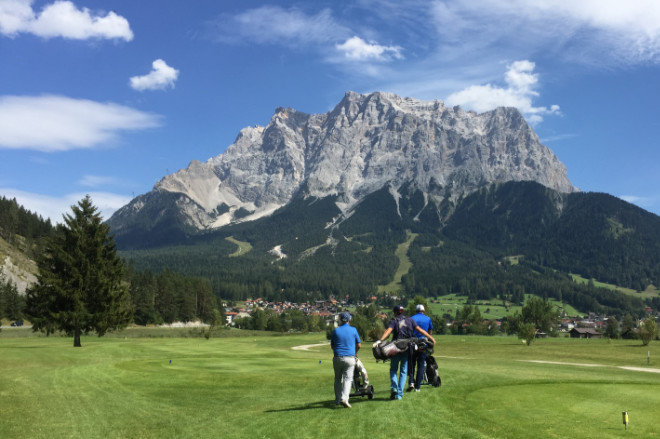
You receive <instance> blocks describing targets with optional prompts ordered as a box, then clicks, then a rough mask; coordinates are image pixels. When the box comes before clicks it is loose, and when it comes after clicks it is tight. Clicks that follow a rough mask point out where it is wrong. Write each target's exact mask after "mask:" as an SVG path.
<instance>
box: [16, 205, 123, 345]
mask: <svg viewBox="0 0 660 439" xmlns="http://www.w3.org/2000/svg"><path fill="white" fill-rule="evenodd" d="M71 209H72V211H73V214H72V215H71V214H65V215H64V224H58V225H57V228H56V232H55V234H54V236H53V237H52V238H51V239H49V241H48V243H47V245H46V250H45V252H44V254H43V256H42V257H41V258H40V259H39V261H38V267H39V275H38V277H37V282H36V284H35V285H34V286H33V287H32V288H31V289H30V290H28V295H27V310H28V314H29V315H30V317H31V318H30V320H31V321H32V324H33V330H34V331H41V332H45V333H46V334H51V333H53V332H55V331H64V332H65V333H66V334H67V335H69V336H73V346H74V347H80V346H81V344H80V336H81V334H88V333H89V332H91V331H95V332H96V333H97V334H98V336H99V337H100V336H102V335H104V334H105V333H106V332H107V331H109V330H114V329H120V328H123V327H125V326H126V325H127V324H128V323H129V322H130V321H131V319H132V309H131V305H130V300H129V296H128V291H127V290H126V288H125V287H124V286H123V285H122V283H121V280H122V272H123V264H122V261H121V259H119V257H118V256H117V249H116V247H115V243H114V240H113V238H112V237H111V236H110V235H109V232H110V229H109V227H108V226H107V225H106V224H103V223H102V219H101V216H100V214H99V213H98V212H97V208H96V207H95V206H94V205H93V204H92V200H91V199H90V197H89V195H88V196H86V197H85V198H83V199H82V200H81V201H79V202H78V204H77V205H74V206H71Z"/></svg>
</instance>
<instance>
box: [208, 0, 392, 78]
mask: <svg viewBox="0 0 660 439" xmlns="http://www.w3.org/2000/svg"><path fill="white" fill-rule="evenodd" d="M219 23H222V25H219V24H218V25H217V27H216V29H215V36H214V38H215V39H216V40H218V41H220V42H225V43H245V42H253V43H257V44H278V45H284V46H288V47H290V48H296V49H299V48H311V49H313V50H316V51H317V52H318V53H319V54H320V55H321V57H322V59H323V60H324V61H326V62H329V63H334V64H344V65H348V66H351V65H354V64H355V63H356V62H359V63H360V73H361V74H365V75H368V76H369V75H370V76H374V75H376V72H377V71H379V70H378V69H377V68H375V67H371V66H369V65H368V63H369V62H384V61H392V60H394V59H402V58H403V56H402V54H401V52H402V50H403V49H402V48H401V47H400V46H396V45H392V46H385V45H381V44H379V43H378V42H377V41H375V40H374V39H373V38H370V39H369V40H365V39H363V38H361V37H359V36H356V35H355V34H356V32H355V31H353V30H351V28H350V27H349V26H346V25H344V24H342V23H340V22H338V21H337V20H335V18H334V17H333V16H332V12H331V11H330V10H329V9H323V10H321V11H320V12H318V13H316V14H308V13H306V12H304V11H302V10H300V9H297V8H291V9H284V8H282V7H279V6H263V7H260V8H256V9H250V10H247V11H245V12H242V13H240V14H237V15H234V16H223V17H222V19H221V20H220V21H219ZM361 30H362V31H363V32H364V33H366V34H370V33H373V31H372V30H369V29H367V28H362V29H361Z"/></svg>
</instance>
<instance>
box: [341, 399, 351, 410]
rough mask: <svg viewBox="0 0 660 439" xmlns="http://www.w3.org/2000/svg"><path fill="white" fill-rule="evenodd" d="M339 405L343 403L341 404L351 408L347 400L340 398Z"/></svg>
mask: <svg viewBox="0 0 660 439" xmlns="http://www.w3.org/2000/svg"><path fill="white" fill-rule="evenodd" d="M341 405H343V406H344V407H346V408H347V409H350V408H351V405H350V404H349V403H348V401H346V400H342V402H341Z"/></svg>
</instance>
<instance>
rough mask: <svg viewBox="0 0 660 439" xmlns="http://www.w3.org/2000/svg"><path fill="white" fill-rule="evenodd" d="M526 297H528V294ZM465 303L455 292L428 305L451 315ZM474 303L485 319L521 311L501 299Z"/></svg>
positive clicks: (567, 308)
mask: <svg viewBox="0 0 660 439" xmlns="http://www.w3.org/2000/svg"><path fill="white" fill-rule="evenodd" d="M526 297H530V295H529V294H527V295H526ZM549 300H550V303H552V304H553V305H555V306H556V307H559V308H563V309H564V310H565V311H566V314H567V315H569V316H578V315H583V314H584V313H581V312H579V311H578V310H576V309H575V308H573V307H572V306H570V305H569V304H567V303H564V304H563V305H562V304H560V303H559V302H558V301H557V300H554V299H549ZM466 304H467V297H466V296H458V295H456V294H447V295H445V296H440V297H438V298H437V299H436V300H435V301H434V302H430V304H429V306H430V308H431V311H432V312H433V314H435V315H439V316H441V315H443V314H445V313H447V314H449V315H451V316H452V317H453V316H454V315H456V311H457V310H461V309H463V306H465V305H466ZM474 305H476V306H478V307H479V312H481V315H482V316H483V317H484V318H485V319H501V318H503V317H505V316H508V315H512V314H513V313H514V312H515V311H521V310H522V306H518V305H511V304H510V303H508V302H507V307H505V306H504V305H503V304H502V301H501V300H498V299H492V300H477V301H476V302H475V303H474Z"/></svg>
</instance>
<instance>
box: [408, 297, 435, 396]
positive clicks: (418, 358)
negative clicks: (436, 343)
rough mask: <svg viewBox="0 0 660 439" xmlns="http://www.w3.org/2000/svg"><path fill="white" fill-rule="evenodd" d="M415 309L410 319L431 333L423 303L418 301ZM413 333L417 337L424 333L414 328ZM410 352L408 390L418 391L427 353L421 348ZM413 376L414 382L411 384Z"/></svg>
mask: <svg viewBox="0 0 660 439" xmlns="http://www.w3.org/2000/svg"><path fill="white" fill-rule="evenodd" d="M415 311H417V314H415V315H414V316H412V317H411V319H413V320H414V321H415V323H416V324H417V326H419V327H420V328H422V329H423V330H424V331H426V332H427V333H428V334H431V333H432V331H433V323H431V318H430V317H428V316H426V315H424V305H422V304H421V303H420V304H419V305H417V307H416V308H415ZM414 333H415V337H417V338H422V337H424V335H423V334H422V333H421V332H419V331H417V330H415V332H414ZM412 354H413V355H412V362H411V365H410V387H409V388H408V390H412V389H413V388H414V389H415V392H419V388H420V387H421V385H422V378H424V368H425V367H426V356H427V354H428V353H427V351H426V349H423V350H417V351H414V352H413V353H412ZM415 366H416V367H417V376H415ZM413 378H414V381H415V384H413Z"/></svg>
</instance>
